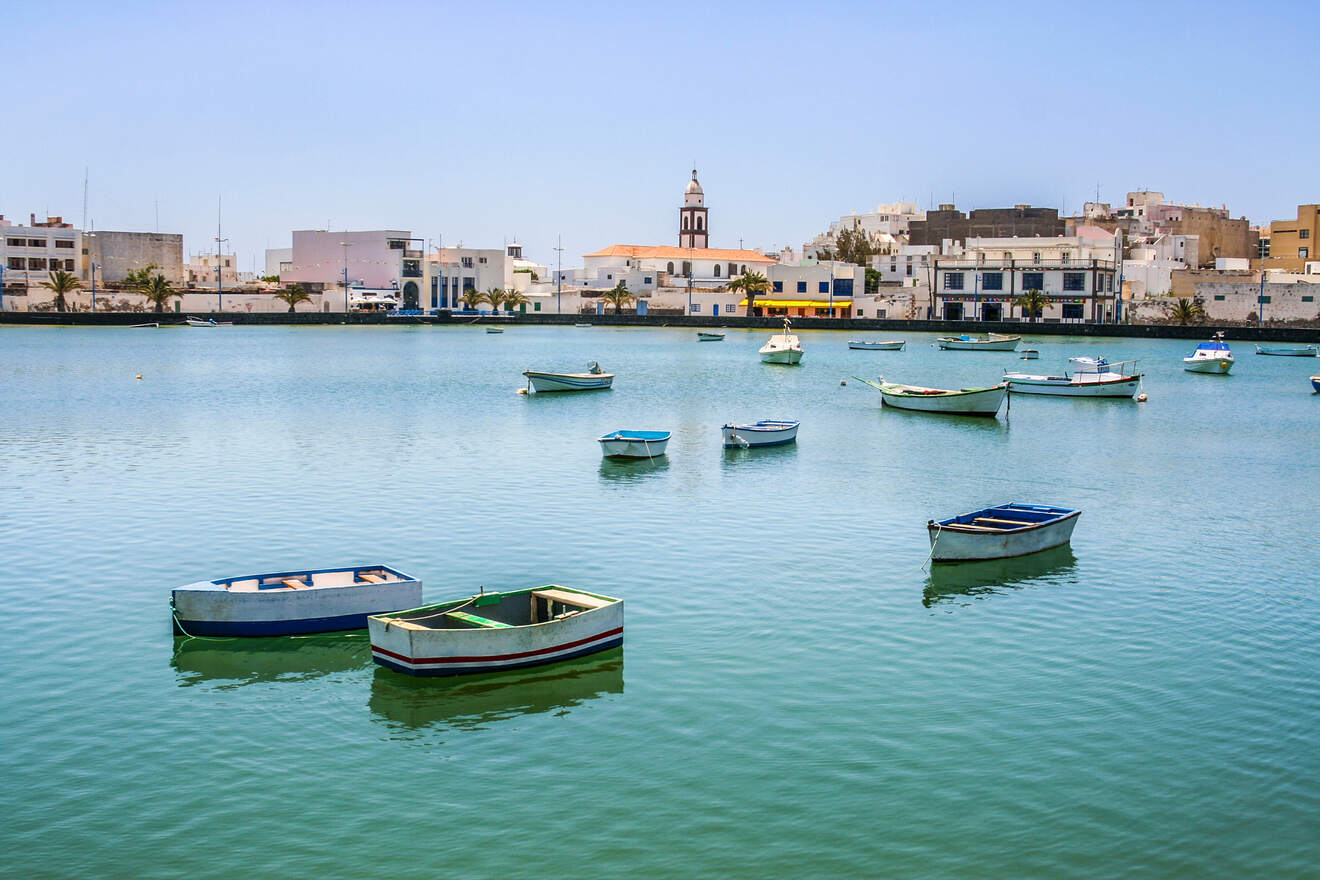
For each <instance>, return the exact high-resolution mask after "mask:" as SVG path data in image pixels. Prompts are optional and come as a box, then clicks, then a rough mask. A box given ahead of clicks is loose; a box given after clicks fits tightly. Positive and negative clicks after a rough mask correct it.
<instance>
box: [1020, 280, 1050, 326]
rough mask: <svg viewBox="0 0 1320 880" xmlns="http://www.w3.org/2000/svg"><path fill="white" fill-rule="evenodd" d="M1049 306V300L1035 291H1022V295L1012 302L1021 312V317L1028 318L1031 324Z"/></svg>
mask: <svg viewBox="0 0 1320 880" xmlns="http://www.w3.org/2000/svg"><path fill="white" fill-rule="evenodd" d="M1049 304H1050V298H1049V297H1047V296H1046V295H1045V294H1043V293H1041V292H1040V291H1039V290H1036V289H1035V288H1034V287H1033V288H1032V289H1031V290H1027V291H1023V293H1022V295H1021V296H1019V297H1018V298H1017V299H1015V300H1013V305H1015V306H1017V307H1018V308H1019V309H1021V310H1022V316H1023V317H1025V318H1029V319H1030V320H1031V321H1032V322H1033V323H1034V322H1035V320H1036V319H1037V318H1039V317H1040V313H1041V312H1043V311H1044V310H1045V307H1046V306H1048V305H1049Z"/></svg>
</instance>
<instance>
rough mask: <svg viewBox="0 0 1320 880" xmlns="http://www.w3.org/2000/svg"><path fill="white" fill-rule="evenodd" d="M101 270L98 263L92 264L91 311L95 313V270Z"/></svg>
mask: <svg viewBox="0 0 1320 880" xmlns="http://www.w3.org/2000/svg"><path fill="white" fill-rule="evenodd" d="M99 268H101V264H100V263H92V311H93V312H94V311H96V270H97V269H99Z"/></svg>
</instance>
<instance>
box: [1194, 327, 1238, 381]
mask: <svg viewBox="0 0 1320 880" xmlns="http://www.w3.org/2000/svg"><path fill="white" fill-rule="evenodd" d="M1183 369H1184V370H1186V371H1187V372H1189V373H1216V374H1218V375H1221V376H1224V375H1227V374H1228V371H1229V370H1231V369H1233V350H1232V349H1230V348H1229V347H1228V343H1227V342H1225V341H1224V331H1222V330H1221V331H1219V332H1218V333H1216V334H1215V335H1214V336H1212V337H1210V339H1209V341H1207V342H1202V343H1201V344H1199V345H1197V346H1196V351H1194V352H1192V353H1191V355H1189V356H1188V357H1185V358H1183Z"/></svg>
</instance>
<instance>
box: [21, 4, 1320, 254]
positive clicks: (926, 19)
mask: <svg viewBox="0 0 1320 880" xmlns="http://www.w3.org/2000/svg"><path fill="white" fill-rule="evenodd" d="M1318 36H1320V26H1318V25H1317V24H1316V22H1315V20H1314V18H1313V16H1312V15H1311V14H1310V10H1309V8H1308V6H1307V5H1305V4H1303V3H1301V2H1282V3H1276V4H1273V5H1271V6H1269V7H1265V8H1261V9H1254V10H1252V12H1251V14H1250V15H1249V16H1244V15H1243V14H1242V12H1241V7H1240V6H1238V5H1229V4H1226V3H1210V4H1199V5H1192V4H1186V3H1170V4H1164V5H1161V6H1160V7H1158V8H1152V7H1148V6H1142V5H1138V4H1127V3H1117V4H1110V5H1107V6H1105V7H1104V8H1103V9H1101V8H1097V7H1087V8H1077V7H1061V6H1059V5H1057V4H1045V3H1032V2H1026V3H1022V4H1019V5H1018V6H1016V7H1015V9H1014V15H1012V16H1011V17H1005V16H1004V15H1003V12H1002V10H999V9H996V8H992V7H989V6H986V5H983V4H971V3H952V4H947V5H945V6H943V7H941V8H940V10H939V12H938V14H935V13H933V12H932V11H931V10H930V9H929V7H919V6H916V5H903V4H888V3H887V4H862V3H826V4H823V5H820V6H818V7H815V8H814V9H813V11H812V13H811V15H810V17H809V19H808V18H804V13H803V10H802V9H801V8H800V7H790V6H787V5H774V4H731V5H726V6H720V7H715V6H705V5H696V4H684V3H675V4H671V5H667V6H666V7H664V8H663V9H632V8H624V7H617V8H612V9H611V11H610V14H609V15H608V16H606V15H602V14H601V10H600V8H599V7H596V6H587V5H579V4H568V5H565V6H559V7H554V8H542V7H528V8H523V7H520V6H518V5H516V4H504V3H492V4H484V5H482V6H481V7H479V8H478V7H468V6H447V7H440V8H436V7H433V6H431V5H427V4H413V3H406V2H405V3H401V4H395V5H392V6H391V7H389V12H388V14H386V13H385V12H384V11H383V10H381V9H380V8H377V7H360V6H351V5H348V4H328V5H325V6H322V7H319V8H318V9H316V10H309V9H306V8H285V7H281V6H264V5H263V6H259V5H256V4H251V3H237V4H235V5H233V6H231V7H228V8H227V10H226V14H225V16H224V18H223V19H219V20H217V19H216V18H215V11H214V8H213V7H202V6H200V5H194V4H184V5H182V6H179V7H177V8H171V9H170V10H169V13H168V17H166V18H162V17H161V14H160V11H159V7H155V6H151V5H148V4H143V3H138V2H127V3H124V4H119V5H116V6H114V7H105V6H102V5H97V4H91V3H83V2H72V3H69V4H66V5H65V6H62V7H61V12H60V14H59V15H58V16H55V15H50V14H49V13H48V12H47V11H43V10H42V9H41V8H39V7H34V6H30V5H29V6H27V7H20V8H17V9H15V10H13V11H11V12H10V22H9V27H8V28H7V29H6V32H5V33H4V34H3V35H0V47H2V48H3V50H4V51H3V57H4V58H5V59H6V61H7V63H8V66H9V69H10V71H11V72H21V73H24V74H26V75H29V76H30V77H31V80H30V82H31V83H32V86H31V87H30V88H22V89H11V90H9V92H8V94H7V104H8V105H9V106H8V109H7V111H6V113H7V116H8V117H9V118H10V119H21V120H24V121H25V125H24V126H23V128H22V129H21V134H19V135H18V136H16V137H11V138H10V139H9V143H7V144H6V146H5V148H4V151H3V152H4V157H5V160H6V161H4V163H3V167H4V168H5V169H6V171H7V172H8V173H6V174H5V175H4V177H3V179H0V213H3V214H4V215H5V216H6V218H8V219H10V220H13V221H14V222H17V223H23V222H26V221H27V219H28V215H29V214H34V213H35V214H37V215H38V217H39V219H44V218H45V216H46V214H47V213H49V214H53V215H61V216H63V217H64V218H65V220H67V221H69V222H72V223H74V224H75V225H78V226H83V225H84V223H85V224H86V225H88V226H91V225H95V226H96V227H98V228H102V229H116V230H137V231H151V230H154V229H156V228H157V219H156V218H157V212H158V213H159V229H160V231H162V232H172V233H182V234H183V235H184V242H185V248H186V250H187V252H188V253H190V254H191V253H206V252H213V251H214V250H215V242H214V240H213V239H214V238H215V235H216V219H217V218H216V209H217V200H220V199H222V200H223V206H224V207H223V237H224V238H226V239H228V242H227V243H226V245H225V250H226V251H236V252H237V253H238V255H239V268H241V269H243V270H249V269H251V268H253V267H254V266H255V267H256V268H258V269H260V267H261V265H262V263H263V259H262V255H263V253H264V250H265V249H266V248H267V247H272V248H274V247H283V246H287V245H288V244H289V243H290V233H291V231H292V230H294V229H315V228H329V229H352V230H361V229H384V228H392V229H407V230H410V231H411V233H412V235H414V236H416V237H418V238H420V239H424V240H427V242H428V243H429V245H430V246H432V247H434V246H436V245H437V244H438V243H439V240H440V239H441V238H443V239H444V242H445V243H446V244H454V243H457V242H458V241H462V242H463V243H464V244H465V245H467V246H469V247H472V246H477V247H498V246H501V245H502V244H503V243H505V242H507V241H512V240H513V239H515V238H516V239H518V240H519V241H520V242H521V243H522V244H523V245H524V248H525V253H526V254H527V255H528V256H529V257H531V258H533V259H536V260H539V261H541V262H545V263H548V264H553V262H554V258H555V253H554V250H553V248H554V247H555V245H556V240H557V237H558V236H560V235H562V238H563V245H564V249H565V250H564V260H565V265H570V264H573V265H576V264H577V263H578V262H579V261H580V259H581V255H582V254H585V253H588V252H591V251H594V250H596V249H598V248H601V247H606V246H608V245H611V244H643V245H649V244H671V243H673V238H674V222H675V217H676V216H677V211H678V208H679V206H680V205H681V204H682V196H683V187H684V185H685V183H686V181H687V180H688V178H689V175H690V172H691V169H692V167H693V163H694V161H695V164H696V167H697V168H698V170H699V172H700V175H701V181H702V184H703V186H704V187H705V192H706V205H707V207H708V208H709V209H710V228H711V240H710V244H711V245H712V246H714V247H728V248H733V247H738V246H739V245H742V246H744V247H749V248H751V247H761V248H771V247H784V246H789V247H793V248H799V247H801V245H802V244H803V242H805V241H807V240H809V239H811V237H812V236H814V235H816V234H817V233H819V232H821V231H822V230H823V229H825V228H826V227H827V226H828V224H829V223H830V222H831V221H833V220H836V219H837V218H838V217H839V216H840V215H842V214H847V213H849V212H851V211H857V212H859V213H860V212H865V211H869V210H873V209H874V207H875V205H876V204H878V203H882V202H893V201H899V200H906V201H913V202H917V203H918V204H919V205H921V206H922V207H923V208H925V207H929V206H931V205H938V204H940V203H943V202H954V203H955V204H956V205H957V206H958V208H960V209H962V210H970V209H973V208H985V207H1004V206H1009V205H1012V204H1015V203H1022V202H1025V203H1030V204H1033V205H1039V206H1048V207H1055V208H1059V209H1060V210H1061V211H1066V212H1068V213H1075V212H1079V211H1080V209H1081V206H1082V203H1083V202H1084V201H1087V200H1091V199H1094V198H1095V197H1096V189H1097V185H1098V186H1099V198H1100V201H1107V202H1111V203H1115V204H1117V203H1119V202H1121V200H1122V198H1123V195H1124V194H1125V193H1126V192H1128V191H1131V190H1137V189H1141V188H1150V189H1155V190H1159V191H1162V192H1164V193H1165V194H1166V195H1167V196H1168V197H1169V198H1170V199H1171V200H1174V201H1179V202H1187V203H1200V204H1203V205H1219V204H1226V205H1227V206H1228V208H1229V210H1230V212H1231V213H1232V215H1233V216H1235V217H1242V216H1245V217H1247V218H1248V219H1249V220H1250V221H1251V222H1252V223H1253V224H1261V223H1267V222H1270V221H1271V220H1278V219H1284V218H1288V217H1292V216H1294V214H1295V208H1296V206H1297V205H1298V204H1299V203H1304V202H1308V201H1309V202H1313V201H1315V200H1316V199H1317V198H1318V197H1320V193H1318V192H1317V185H1318V182H1317V175H1316V170H1315V164H1314V163H1315V144H1316V143H1317V142H1320V137H1317V135H1320V121H1317V119H1316V117H1315V116H1314V114H1310V113H1308V112H1307V110H1306V108H1305V106H1304V104H1303V103H1299V102H1298V100H1297V96H1298V95H1301V94H1304V93H1306V89H1307V84H1311V83H1314V82H1317V81H1320V62H1318V61H1317V60H1316V59H1317V53H1316V52H1315V49H1314V47H1315V45H1316V44H1317V37H1318ZM1288 83H1293V84H1295V86H1296V88H1295V89H1294V88H1289V87H1286V84H1288ZM84 170H86V173H87V176H88V179H89V184H88V187H87V213H86V218H84V215H83V182H84Z"/></svg>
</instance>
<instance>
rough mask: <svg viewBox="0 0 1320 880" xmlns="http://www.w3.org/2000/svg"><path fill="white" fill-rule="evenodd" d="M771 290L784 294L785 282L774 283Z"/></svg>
mask: <svg viewBox="0 0 1320 880" xmlns="http://www.w3.org/2000/svg"><path fill="white" fill-rule="evenodd" d="M771 289H772V290H774V292H775V293H783V292H784V282H782V281H776V282H775V283H774V285H773V286H772V288H771Z"/></svg>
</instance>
